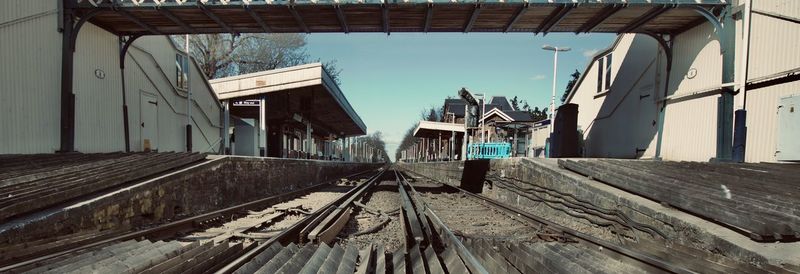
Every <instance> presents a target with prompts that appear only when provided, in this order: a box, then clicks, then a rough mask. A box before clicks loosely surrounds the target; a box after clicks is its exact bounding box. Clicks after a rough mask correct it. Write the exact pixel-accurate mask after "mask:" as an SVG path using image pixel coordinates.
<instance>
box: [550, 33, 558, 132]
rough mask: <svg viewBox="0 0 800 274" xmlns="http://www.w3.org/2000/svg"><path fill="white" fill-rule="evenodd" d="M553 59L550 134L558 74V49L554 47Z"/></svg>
mask: <svg viewBox="0 0 800 274" xmlns="http://www.w3.org/2000/svg"><path fill="white" fill-rule="evenodd" d="M554 52H555V58H553V97H552V98H550V133H553V127H552V125H553V117H555V110H556V75H557V73H558V47H556V50H555V51H554Z"/></svg>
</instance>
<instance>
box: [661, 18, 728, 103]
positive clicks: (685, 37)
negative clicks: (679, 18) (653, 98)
mask: <svg viewBox="0 0 800 274" xmlns="http://www.w3.org/2000/svg"><path fill="white" fill-rule="evenodd" d="M672 54H673V56H675V57H674V58H673V61H672V73H671V75H670V87H669V90H670V95H673V94H686V93H690V92H694V91H697V90H700V89H706V88H712V87H718V86H719V85H720V84H721V83H722V69H721V64H722V55H721V54H720V48H719V41H717V35H716V34H715V33H714V27H713V26H712V25H711V24H710V23H705V24H702V25H700V26H697V27H695V28H693V29H691V30H688V31H686V32H684V33H682V34H680V35H678V36H676V37H675V41H674V44H673V49H672ZM691 69H694V70H696V72H697V75H696V76H695V77H694V78H692V79H689V77H688V76H687V73H688V72H689V71H690V70H691Z"/></svg>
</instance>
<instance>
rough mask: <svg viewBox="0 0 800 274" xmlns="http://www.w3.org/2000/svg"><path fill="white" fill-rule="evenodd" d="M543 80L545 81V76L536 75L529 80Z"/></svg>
mask: <svg viewBox="0 0 800 274" xmlns="http://www.w3.org/2000/svg"><path fill="white" fill-rule="evenodd" d="M544 79H547V76H545V75H544V74H536V75H534V76H533V77H531V80H535V81H539V80H544Z"/></svg>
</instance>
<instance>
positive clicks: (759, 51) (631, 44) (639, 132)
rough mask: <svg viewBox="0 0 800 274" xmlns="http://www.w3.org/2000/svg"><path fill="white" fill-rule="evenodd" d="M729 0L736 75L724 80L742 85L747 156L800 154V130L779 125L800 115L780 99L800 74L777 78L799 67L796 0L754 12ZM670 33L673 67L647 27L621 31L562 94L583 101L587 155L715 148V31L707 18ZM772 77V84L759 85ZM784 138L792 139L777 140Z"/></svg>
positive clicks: (718, 82) (769, 0) (718, 58)
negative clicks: (793, 77)
mask: <svg viewBox="0 0 800 274" xmlns="http://www.w3.org/2000/svg"><path fill="white" fill-rule="evenodd" d="M733 4H734V8H733V10H734V16H733V17H734V19H735V21H734V24H735V25H736V33H735V37H736V38H735V44H736V45H735V49H736V50H735V54H736V57H735V58H736V59H735V60H736V63H735V81H733V83H727V85H734V90H738V91H740V92H738V93H737V94H736V95H735V96H734V109H735V110H740V109H744V110H746V111H747V119H746V126H747V130H746V143H745V144H746V146H745V148H746V149H745V158H744V160H745V161H746V162H764V161H766V162H776V161H779V160H800V156H796V155H798V154H800V151H795V150H797V148H798V147H797V145H796V144H794V143H797V142H796V140H800V136H795V137H791V136H790V134H792V133H790V132H789V130H790V129H789V127H785V126H784V127H782V126H778V123H779V122H780V119H779V116H781V115H784V117H787V118H783V119H784V120H785V121H783V123H788V124H800V120H789V119H797V118H796V117H798V116H799V115H796V114H794V115H793V117H795V118H790V117H792V115H789V114H786V113H789V111H790V110H792V109H791V108H788V107H786V108H784V107H783V106H786V105H787V104H788V102H789V101H790V100H791V99H785V98H786V97H789V96H798V95H800V82H797V81H791V80H786V81H781V80H780V79H789V78H790V77H785V76H786V75H796V74H797V73H798V72H800V52H798V50H797V49H798V48H800V24H798V23H797V22H798V21H797V18H800V2H798V1H793V0H760V1H752V5H751V10H752V12H750V13H748V9H747V8H746V6H745V5H744V4H745V3H744V1H741V0H740V1H735V3H733ZM748 16H750V17H749V18H750V24H749V26H750V27H749V28H748V27H747V24H746V22H747V20H746V18H747V17H748ZM748 30H749V34H750V35H749V36H750V38H749V40H748V39H747V37H748V35H747V33H748ZM748 41H749V47H748V46H747V42H748ZM670 42H671V44H672V47H671V48H672V56H674V57H673V60H672V64H671V68H670V70H669V73H668V70H667V62H668V59H667V56H666V53H665V50H664V49H663V48H662V47H660V46H659V43H658V42H657V40H656V39H654V38H652V37H650V36H648V35H643V34H624V35H621V36H619V37H618V39H617V41H616V42H615V43H614V45H612V46H611V47H610V48H609V49H608V50H605V51H603V52H600V53H598V54H597V55H595V57H594V58H593V59H592V62H591V63H590V64H589V66H588V67H587V69H586V70H585V71H584V72H583V74H582V76H581V79H580V81H579V83H578V84H577V85H576V86H575V88H574V89H573V90H572V92H571V94H570V95H569V97H568V99H567V101H566V102H567V103H574V104H578V105H579V114H578V125H579V129H581V130H583V131H584V139H585V140H584V156H586V157H612V158H663V159H667V160H688V161H708V160H711V159H713V158H715V157H716V156H717V135H718V125H721V123H720V122H719V121H718V110H719V108H718V101H719V100H720V99H719V98H720V97H721V95H720V92H721V90H722V87H723V86H727V85H726V84H725V83H722V73H723V72H722V71H723V68H722V66H723V56H722V53H721V48H720V43H719V40H718V34H715V27H714V26H713V25H712V24H711V23H708V22H706V23H704V24H701V25H699V26H697V27H694V28H692V29H688V30H686V31H684V32H681V33H679V34H677V35H674V36H672V37H671V41H670ZM748 49H749V51H748ZM745 60H746V62H745ZM745 74H746V75H747V77H746V81H745V76H744V75H745ZM781 77H783V78H781ZM775 79H778V81H773V82H772V83H771V84H769V85H765V84H759V83H764V82H769V81H770V80H775ZM665 85H668V86H666V87H665ZM665 88H666V92H664V91H665ZM665 93H666V94H665ZM795 98H796V97H795ZM664 101H666V109H665V111H664V116H663V130H661V131H660V130H659V123H660V121H659V120H660V119H659V112H660V108H661V105H662V103H663V102H664ZM796 111H797V110H794V112H791V113H797V112H796ZM781 113H784V114H781ZM720 130H729V131H731V132H733V130H734V129H733V128H725V129H720ZM659 131H660V132H661V134H662V135H661V148H660V151H659V149H658V143H659V140H658V139H659ZM780 135H785V136H783V137H779V136H780ZM787 136H789V137H787ZM781 138H783V140H791V139H792V138H793V139H794V140H795V141H783V142H779V139H781ZM781 150H783V151H781Z"/></svg>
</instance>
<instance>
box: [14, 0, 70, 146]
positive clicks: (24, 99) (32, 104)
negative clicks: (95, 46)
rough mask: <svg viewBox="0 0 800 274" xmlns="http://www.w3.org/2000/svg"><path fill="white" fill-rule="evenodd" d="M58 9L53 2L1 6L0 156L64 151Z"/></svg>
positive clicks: (31, 2) (18, 2)
mask: <svg viewBox="0 0 800 274" xmlns="http://www.w3.org/2000/svg"><path fill="white" fill-rule="evenodd" d="M55 9H56V2H55V1H51V0H29V1H0V60H1V61H0V116H2V118H1V119H0V154H9V153H51V152H54V151H56V150H58V149H59V136H60V135H59V134H60V131H59V126H60V114H59V113H60V110H61V105H60V102H61V97H60V80H59V79H60V78H59V76H60V75H61V34H60V33H58V32H57V31H56V28H57V26H58V25H57V21H58V20H57V18H58V15H57V14H56V13H54V12H53V11H54V10H55ZM37 14H38V15H39V16H38V17H29V16H32V15H37ZM26 17H27V19H25V18H26ZM15 20H16V21H15Z"/></svg>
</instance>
